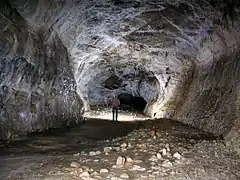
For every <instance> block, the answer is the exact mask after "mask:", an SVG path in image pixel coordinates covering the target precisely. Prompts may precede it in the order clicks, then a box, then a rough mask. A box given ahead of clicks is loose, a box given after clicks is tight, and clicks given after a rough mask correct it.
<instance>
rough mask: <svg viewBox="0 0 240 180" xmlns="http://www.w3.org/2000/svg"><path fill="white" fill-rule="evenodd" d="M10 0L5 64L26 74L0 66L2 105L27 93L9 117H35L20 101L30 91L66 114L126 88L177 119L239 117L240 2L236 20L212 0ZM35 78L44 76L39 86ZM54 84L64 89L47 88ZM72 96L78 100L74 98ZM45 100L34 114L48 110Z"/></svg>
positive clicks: (199, 123) (218, 127)
mask: <svg viewBox="0 0 240 180" xmlns="http://www.w3.org/2000/svg"><path fill="white" fill-rule="evenodd" d="M5 2H7V1H4V2H2V3H3V4H4V6H1V7H3V8H2V10H1V16H0V20H1V22H2V27H3V28H2V30H1V34H2V38H1V40H2V41H1V46H2V48H1V68H3V69H9V68H10V67H13V66H14V65H13V64H14V63H12V62H18V63H19V64H20V65H17V67H18V68H20V69H19V70H18V71H17V72H14V71H11V72H14V73H13V74H14V76H18V75H19V74H20V75H19V76H18V78H17V77H15V78H14V77H13V76H11V77H10V75H9V74H11V73H9V72H7V70H4V71H1V76H3V78H1V80H2V79H3V81H2V82H3V83H2V82H1V87H2V89H3V90H2V91H1V92H2V93H1V97H2V99H3V102H2V104H3V106H4V107H5V106H13V105H12V104H13V103H12V102H13V101H15V100H16V99H18V97H17V98H15V95H14V94H16V93H15V92H13V90H11V89H14V91H15V90H17V91H20V92H21V93H25V94H24V95H22V96H23V99H19V104H16V106H17V108H16V107H14V108H10V109H11V111H13V112H11V113H9V112H8V113H6V112H7V110H5V111H3V110H1V118H3V117H4V118H3V119H6V120H4V121H6V122H8V120H7V119H14V122H16V123H17V124H19V123H20V124H29V123H22V120H21V118H22V116H24V117H27V118H30V117H31V119H34V117H35V116H33V115H31V114H29V113H30V112H32V111H30V107H29V108H24V109H25V110H26V109H28V110H27V111H28V114H26V113H22V111H20V110H19V108H20V104H28V106H30V104H31V103H30V102H31V100H30V98H31V96H32V95H33V94H34V92H36V93H35V94H37V95H35V96H37V97H38V98H39V99H41V100H34V102H36V103H33V104H38V103H39V104H41V103H42V104H48V103H45V100H44V102H42V101H43V99H51V100H53V101H54V103H55V101H57V102H58V104H61V106H57V107H59V108H60V109H61V108H62V109H61V110H60V113H56V114H58V115H60V114H63V113H62V111H67V112H64V114H65V115H64V117H63V118H64V119H66V120H68V119H69V118H68V117H69V116H70V117H75V116H76V115H77V116H78V115H79V116H80V115H81V114H80V112H79V111H80V108H81V106H82V103H81V101H83V105H84V108H85V109H89V107H90V105H95V104H105V103H106V100H107V98H108V97H109V96H111V94H112V93H116V94H122V93H128V94H132V95H134V96H140V97H143V98H144V99H145V101H146V102H147V106H146V108H145V113H146V114H147V115H149V116H151V117H155V118H163V117H166V118H173V119H178V120H180V121H182V122H185V123H188V124H190V125H193V126H196V127H199V128H201V129H203V130H205V131H208V132H212V133H215V134H217V135H221V134H223V133H226V132H227V131H228V130H229V129H230V128H231V127H232V126H233V122H234V119H236V111H235V109H236V108H235V102H236V90H237V84H239V79H240V70H239V69H240V60H239V58H237V57H238V56H239V55H238V53H239V47H240V33H239V29H240V21H239V8H238V7H235V9H234V12H235V13H236V15H235V18H234V19H232V20H233V27H232V26H231V25H232V22H230V20H229V21H227V22H223V21H222V19H223V18H222V17H223V15H222V14H223V13H222V12H221V8H220V7H221V6H219V8H215V7H213V6H212V5H211V4H210V3H208V1H197V0H190V1H184V0H171V1H154V0H149V1H132V0H126V1H107V0H106V1H105V0H102V1H94V0H93V1H89V0H83V1H57V0H51V1H47V0H42V1H38V0H34V1H30V0H29V1H28V0H10V1H9V3H5ZM220 5H221V4H220ZM16 59H17V60H16ZM19 59H21V62H20V60H19ZM8 62H10V63H8ZM4 64H7V65H4ZM28 66H29V67H28ZM28 69H30V70H28ZM27 73H29V74H30V75H29V74H27ZM4 74H6V75H4ZM23 74H24V75H25V74H26V75H25V76H26V78H29V77H32V78H30V79H31V81H28V82H27V83H25V84H26V85H25V84H24V83H20V81H23V79H22V78H21V77H22V76H23ZM36 74H37V75H36ZM5 76H6V77H5ZM45 76H46V77H45ZM64 77H67V78H68V80H67V81H65V80H63V79H64ZM33 79H34V81H37V82H39V83H40V84H41V83H43V84H42V85H38V86H36V85H35V84H36V83H35V82H32V80H33ZM53 81H54V82H55V83H53ZM112 81H113V82H114V83H113V84H112V87H111V83H110V85H109V82H112ZM24 82H25V80H24ZM63 82H65V84H66V86H67V88H64V87H62V85H63V84H64V83H63ZM10 84H11V85H10ZM20 84H21V86H24V88H22V87H21V86H20ZM55 86H57V87H55ZM75 86H76V89H75ZM26 87H28V88H26ZM39 87H41V89H43V90H42V91H43V92H41V93H39V91H40V90H37V89H38V88H39ZM69 87H72V88H69ZM4 88H6V89H7V90H4ZM9 88H10V90H8V89H9ZM19 89H24V90H19ZM26 89H27V90H26ZM53 89H54V90H56V91H57V94H58V95H52V94H51V93H50V92H49V91H52V90H53ZM69 89H70V90H69ZM9 91H10V92H9ZM75 92H77V94H76V93H75ZM62 93H63V94H64V95H63V94H62ZM66 93H67V95H65V94H66ZM22 96H21V97H22ZM78 96H80V99H81V100H80V99H78ZM5 97H9V98H10V99H11V101H8V100H6V99H4V98H5ZM9 98H8V99H9ZM19 98H20V97H19ZM72 99H74V100H76V102H75V103H74V105H72V104H69V103H72V102H73V100H72ZM51 100H50V101H51ZM37 102H38V103H37ZM42 104H41V105H38V107H41V108H37V109H39V110H37V113H36V114H37V115H38V117H37V118H35V119H34V122H42V120H43V119H44V120H46V119H49V118H48V117H47V116H44V115H43V114H44V113H43V112H42V111H43V109H44V107H46V106H45V105H42ZM50 104H51V103H50ZM52 106H55V105H52ZM72 106H74V107H75V108H71V107H72ZM7 109H9V108H7ZM40 109H41V112H39V111H40ZM45 109H47V110H49V111H50V112H54V111H52V110H56V109H58V108H56V107H52V108H51V107H50V108H47V107H46V108H45ZM4 113H5V114H8V115H9V114H11V116H13V115H14V114H16V117H14V118H11V117H7V115H4ZM19 113H20V115H19ZM56 114H54V116H55V117H56ZM66 114H67V115H66ZM61 117H62V116H61ZM25 119H26V118H25ZM50 119H51V118H50ZM30 122H32V120H31V121H30ZM17 124H16V126H18V125H17ZM37 124H38V123H37ZM14 127H15V125H14ZM28 128H29V127H28ZM18 129H22V128H20V127H19V126H18ZM35 129H37V128H35ZM35 129H33V130H35Z"/></svg>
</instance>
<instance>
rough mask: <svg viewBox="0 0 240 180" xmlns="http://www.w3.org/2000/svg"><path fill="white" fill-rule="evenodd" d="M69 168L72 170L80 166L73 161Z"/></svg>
mask: <svg viewBox="0 0 240 180" xmlns="http://www.w3.org/2000/svg"><path fill="white" fill-rule="evenodd" d="M70 166H71V167H73V168H79V167H80V164H79V163H78V162H75V161H73V162H71V164H70Z"/></svg>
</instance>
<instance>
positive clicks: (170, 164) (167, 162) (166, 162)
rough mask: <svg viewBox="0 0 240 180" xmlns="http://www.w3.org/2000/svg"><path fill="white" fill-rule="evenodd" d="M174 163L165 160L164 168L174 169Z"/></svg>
mask: <svg viewBox="0 0 240 180" xmlns="http://www.w3.org/2000/svg"><path fill="white" fill-rule="evenodd" d="M172 165H173V164H172V163H171V162H170V161H169V160H165V161H164V162H163V163H162V167H165V168H170V167H172Z"/></svg>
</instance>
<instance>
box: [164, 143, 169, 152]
mask: <svg viewBox="0 0 240 180" xmlns="http://www.w3.org/2000/svg"><path fill="white" fill-rule="evenodd" d="M165 148H166V150H167V152H170V147H169V144H166V147H165Z"/></svg>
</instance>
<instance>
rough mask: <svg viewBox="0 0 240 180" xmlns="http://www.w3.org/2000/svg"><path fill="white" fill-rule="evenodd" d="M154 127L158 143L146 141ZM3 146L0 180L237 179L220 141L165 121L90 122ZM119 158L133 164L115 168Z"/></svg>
mask: <svg viewBox="0 0 240 180" xmlns="http://www.w3.org/2000/svg"><path fill="white" fill-rule="evenodd" d="M153 126H155V127H156V129H157V137H156V138H152V137H150V136H149V132H150V130H151V129H152V127H153ZM1 146H2V147H1V153H0V162H1V164H0V179H3V180H17V179H18V180H21V179H23V180H25V179H27V180H28V179H29V180H30V179H36V180H40V179H44V180H50V179H51V180H53V179H56V180H57V179H64V180H65V179H66V180H70V179H71V180H72V179H102V180H105V179H111V180H117V179H144V180H146V179H149V180H150V179H204V180H205V179H209V180H210V179H224V180H225V179H230V180H231V179H232V180H237V179H239V178H240V173H239V172H240V158H239V157H238V156H237V155H236V154H234V153H233V152H231V150H229V149H227V148H226V147H225V146H224V144H223V142H222V140H218V139H216V138H215V137H213V136H210V135H208V134H205V133H203V132H201V131H199V130H197V129H194V128H191V127H187V126H184V125H182V124H180V123H178V122H173V121H168V120H158V121H145V122H136V121H135V122H114V123H113V122H111V121H104V120H97V119H92V120H88V121H87V122H86V123H85V124H84V125H82V126H80V127H75V128H72V129H68V130H64V131H63V130H55V131H52V132H49V133H47V134H34V135H32V136H30V137H28V138H27V139H25V140H19V141H16V142H13V143H12V144H2V145H1ZM164 149H165V150H164ZM165 151H166V152H165ZM178 153H179V154H178ZM159 154H160V155H159ZM176 154H177V155H176ZM121 156H122V157H123V158H126V157H131V158H132V161H131V162H122V163H123V164H122V165H120V166H117V167H116V160H117V158H118V157H121ZM71 163H72V165H70V164H71ZM101 169H105V170H101ZM104 171H105V172H104ZM100 172H101V173H100Z"/></svg>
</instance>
